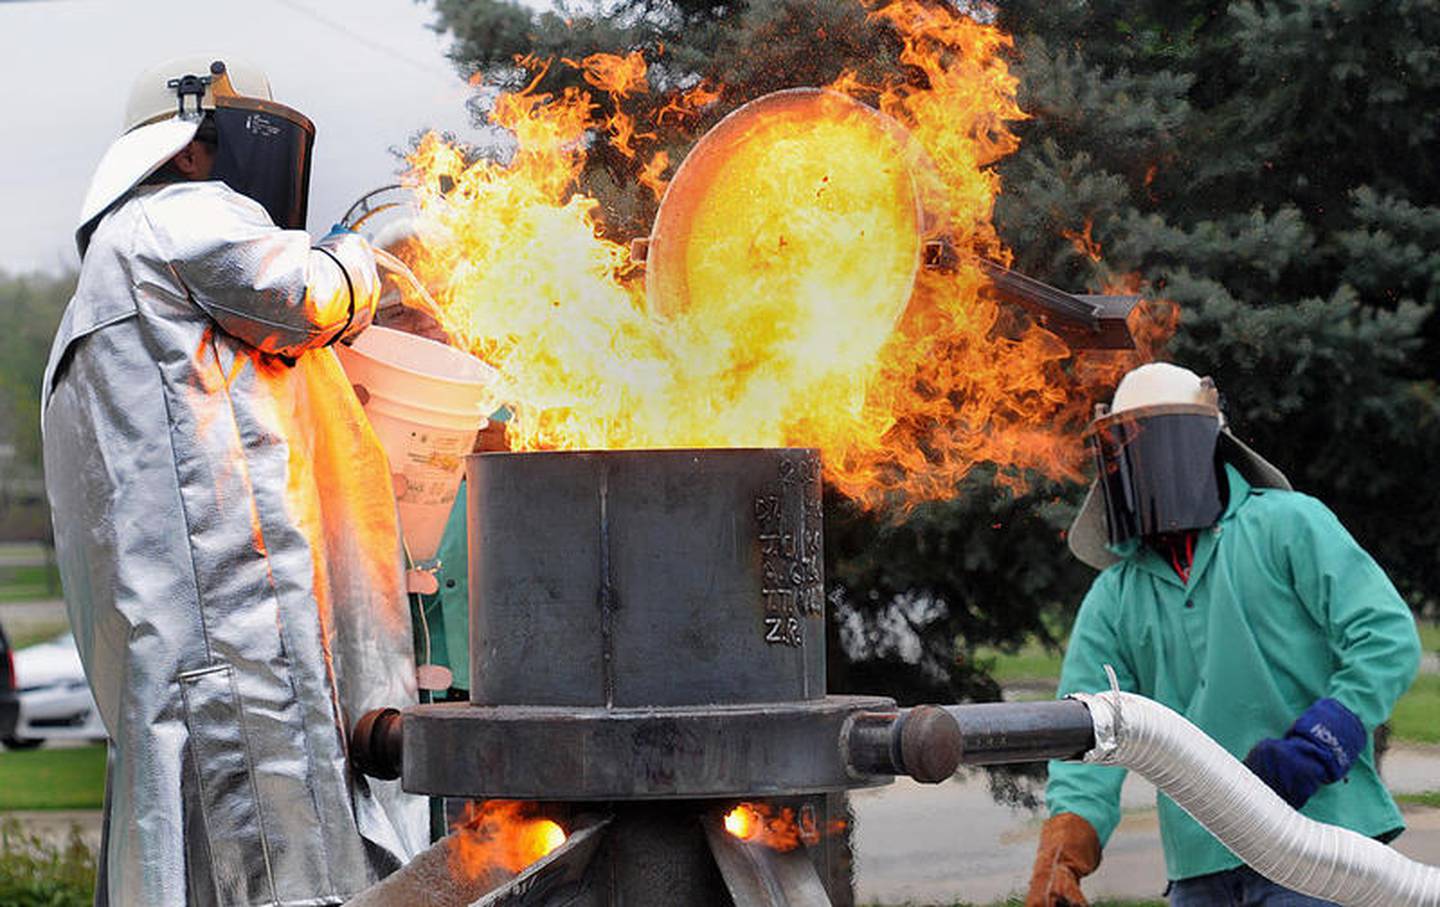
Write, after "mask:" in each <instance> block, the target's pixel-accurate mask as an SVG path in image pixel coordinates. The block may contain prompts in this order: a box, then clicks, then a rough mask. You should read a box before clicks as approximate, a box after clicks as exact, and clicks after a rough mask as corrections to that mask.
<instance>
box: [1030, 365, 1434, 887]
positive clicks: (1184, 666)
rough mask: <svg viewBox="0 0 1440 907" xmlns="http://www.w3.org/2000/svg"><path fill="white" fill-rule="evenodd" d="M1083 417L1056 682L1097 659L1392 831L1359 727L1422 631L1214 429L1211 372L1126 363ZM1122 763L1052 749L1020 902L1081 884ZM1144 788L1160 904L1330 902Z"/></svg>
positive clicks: (1361, 824)
mask: <svg viewBox="0 0 1440 907" xmlns="http://www.w3.org/2000/svg"><path fill="white" fill-rule="evenodd" d="M1085 437H1086V444H1087V446H1089V447H1090V449H1091V450H1092V452H1093V453H1094V455H1095V458H1096V462H1097V464H1098V466H1099V478H1098V479H1097V481H1096V483H1095V485H1094V486H1093V487H1092V488H1091V489H1090V493H1089V495H1088V496H1087V497H1086V499H1085V504H1084V506H1083V508H1082V509H1081V512H1080V515H1079V516H1078V517H1077V518H1076V520H1075V523H1074V525H1072V526H1071V529H1070V536H1069V539H1070V548H1071V550H1072V551H1073V552H1074V554H1075V555H1076V556H1077V557H1079V558H1080V559H1081V560H1082V561H1084V562H1086V563H1087V564H1090V565H1091V566H1093V567H1095V568H1096V569H1099V570H1101V571H1102V572H1101V573H1100V575H1099V576H1098V577H1096V579H1095V582H1094V585H1092V586H1091V588H1090V592H1089V594H1088V595H1086V596H1085V600H1084V602H1083V603H1082V604H1081V605H1080V612H1079V615H1078V616H1077V618H1076V620H1075V627H1074V630H1073V631H1072V634H1071V637H1070V643H1069V647H1068V649H1067V651H1066V653H1065V660H1064V664H1063V667H1062V668H1061V674H1060V688H1059V693H1058V695H1060V696H1065V695H1067V694H1069V693H1072V692H1077V691H1083V692H1094V691H1097V690H1103V689H1106V688H1108V686H1109V683H1108V681H1107V678H1106V676H1105V673H1104V669H1105V666H1106V665H1113V666H1114V668H1115V672H1116V675H1117V677H1118V679H1119V683H1120V686H1121V688H1122V689H1125V690H1129V691H1132V692H1136V693H1140V694H1142V695H1145V696H1149V697H1151V698H1153V699H1156V700H1158V701H1160V702H1162V703H1164V704H1165V705H1167V706H1169V707H1170V708H1172V709H1174V710H1175V711H1177V712H1179V713H1180V714H1182V715H1184V716H1185V717H1186V718H1188V719H1189V720H1190V721H1192V722H1194V723H1195V724H1196V725H1198V726H1199V727H1200V729H1201V730H1203V731H1204V732H1205V733H1207V734H1209V735H1210V736H1211V737H1213V738H1214V739H1215V740H1216V741H1217V742H1219V743H1220V744H1221V745H1222V746H1224V747H1225V748H1226V749H1227V750H1228V751H1229V752H1231V753H1232V754H1234V755H1235V756H1237V757H1241V758H1244V760H1245V763H1246V765H1247V766H1249V767H1250V769H1251V770H1252V771H1253V772H1255V774H1256V775H1258V776H1259V777H1260V778H1261V779H1262V780H1264V781H1265V782H1266V784H1268V785H1269V786H1270V787H1271V788H1273V789H1274V790H1275V791H1276V792H1277V793H1279V794H1280V796H1281V797H1283V798H1284V799H1285V800H1286V801H1287V802H1288V803H1289V804H1290V805H1291V806H1293V807H1295V808H1296V809H1298V810H1300V811H1301V812H1303V813H1304V814H1305V815H1307V816H1309V817H1310V818H1312V819H1316V820H1318V821H1321V822H1328V823H1331V824H1334V825H1340V826H1343V827H1345V828H1349V829H1353V830H1354V831H1357V832H1360V833H1361V834H1364V835H1369V836H1372V837H1375V838H1378V839H1380V840H1382V841H1389V840H1392V839H1393V838H1394V837H1395V836H1396V835H1398V834H1399V833H1400V832H1401V831H1402V830H1403V829H1404V822H1403V820H1402V819H1401V816H1400V811H1399V810H1398V809H1397V808H1396V807H1395V802H1394V801H1393V800H1392V799H1391V798H1390V794H1389V792H1388V791H1386V789H1385V786H1384V785H1383V784H1382V783H1381V781H1380V777H1379V774H1378V772H1377V771H1376V768H1375V757H1374V751H1373V748H1372V745H1371V733H1372V732H1373V731H1374V729H1375V728H1376V726H1378V725H1379V724H1381V723H1382V722H1384V721H1385V720H1386V718H1387V717H1388V716H1389V714H1390V710H1391V708H1392V707H1393V706H1394V704H1395V701H1396V700H1397V699H1398V698H1399V697H1400V696H1401V694H1403V693H1404V692H1405V690H1406V689H1407V688H1408V687H1409V685H1410V683H1411V681H1412V680H1413V679H1414V676H1415V672H1416V670H1417V669H1418V667H1419V661H1420V639H1419V634H1418V632H1417V631H1416V627H1415V622H1414V619H1413V617H1412V616H1411V614H1410V611H1409V609H1408V608H1407V607H1406V605H1405V602H1404V601H1403V600H1402V599H1401V598H1400V596H1399V594H1398V593H1397V592H1396V591H1395V587H1394V586H1393V585H1392V584H1391V583H1390V581H1389V579H1387V578H1386V576H1385V573H1384V572H1383V571H1382V570H1381V569H1380V567H1379V566H1378V565H1376V563H1375V562H1374V561H1373V560H1372V559H1371V558H1370V556H1369V555H1368V554H1366V553H1365V551H1364V550H1363V549H1361V547H1360V546H1359V545H1358V544H1356V542H1355V540H1354V539H1353V538H1351V537H1350V534H1349V533H1348V532H1346V531H1345V528H1344V527H1343V526H1341V525H1340V522H1339V521H1338V520H1337V519H1336V518H1335V515H1334V514H1332V513H1331V512H1330V511H1329V510H1328V509H1327V508H1326V507H1325V505H1323V504H1321V503H1320V502H1319V501H1317V500H1315V499H1314V498H1311V497H1308V496H1306V495H1303V494H1299V493H1297V492H1294V491H1291V490H1290V483H1289V482H1288V481H1287V480H1286V478H1285V476H1284V475H1283V474H1282V473H1281V472H1280V471H1279V470H1278V469H1276V468H1275V467H1274V466H1272V465H1271V464H1269V463H1267V462H1266V461H1265V460H1264V459H1262V458H1261V457H1260V456H1259V455H1258V454H1256V453H1255V452H1254V451H1252V450H1251V449H1250V448H1248V447H1247V446H1245V445H1244V444H1242V443H1241V442H1240V441H1239V440H1238V439H1237V438H1235V436H1234V435H1232V434H1230V432H1229V431H1228V430H1227V429H1226V428H1225V420H1224V416H1223V415H1222V413H1221V411H1220V406H1219V395H1218V393H1217V392H1216V390H1215V387H1214V385H1213V384H1212V383H1211V382H1210V380H1209V379H1203V380H1202V379H1201V378H1200V377H1198V376H1197V375H1195V374H1194V373H1193V372H1190V371H1188V370H1186V369H1182V368H1179V367H1176V366H1174V365H1169V364H1166V363H1153V364H1150V365H1145V366H1141V367H1140V368H1137V369H1135V370H1134V371H1132V372H1130V373H1129V374H1128V375H1126V376H1125V378H1124V379H1123V380H1122V381H1121V382H1120V386H1119V387H1118V388H1117V389H1116V391H1115V398H1114V401H1113V404H1112V406H1111V409H1110V411H1109V412H1108V413H1106V412H1105V411H1104V410H1103V409H1102V410H1101V412H1100V413H1099V414H1098V417H1097V419H1096V421H1095V422H1094V423H1092V424H1091V426H1090V427H1089V429H1088V430H1087V431H1086V434H1085ZM1124 776H1125V771H1124V769H1121V768H1117V767H1107V766H1098V765H1084V764H1079V763H1069V762H1052V763H1050V780H1049V783H1048V784H1047V786H1046V791H1045V793H1046V804H1047V806H1048V808H1049V812H1050V819H1049V820H1048V821H1047V822H1046V823H1045V826H1044V828H1043V830H1042V831H1041V835H1040V847H1039V852H1038V853H1037V855H1036V860H1035V868H1034V874H1033V876H1032V879H1031V884H1030V891H1029V896H1028V897H1027V899H1026V904H1027V907H1041V905H1043V907H1052V905H1064V904H1070V905H1084V904H1085V903H1086V900H1085V898H1084V895H1083V894H1082V893H1081V890H1080V879H1081V878H1082V877H1083V876H1085V875H1088V874H1089V873H1091V872H1093V871H1094V870H1095V868H1096V867H1097V866H1098V865H1099V863H1100V851H1101V848H1102V846H1103V845H1104V843H1105V841H1106V840H1107V839H1108V838H1109V837H1110V834H1111V832H1113V831H1114V830H1115V826H1116V825H1117V824H1118V823H1119V821H1120V786H1121V782H1122V781H1123V780H1124ZM1158 799H1159V813H1160V837H1161V840H1162V843H1163V844H1164V848H1165V866H1166V872H1167V876H1168V878H1169V879H1170V880H1171V885H1170V892H1169V895H1170V903H1171V904H1173V905H1181V907H1183V905H1199V904H1204V905H1220V907H1224V905H1234V907H1240V905H1246V907H1249V905H1269V907H1276V905H1287V907H1288V905H1313V904H1322V903H1326V902H1323V901H1319V900H1316V899H1314V898H1311V897H1307V896H1305V895H1301V894H1299V893H1297V892H1294V891H1290V890H1287V889H1284V888H1281V887H1280V886H1278V885H1276V884H1275V883H1273V882H1270V881H1268V880H1267V879H1265V878H1263V877H1262V876H1260V875H1259V874H1257V873H1255V872H1254V871H1253V870H1251V869H1249V868H1248V867H1246V866H1244V865H1242V864H1241V862H1240V860H1239V858H1238V857H1236V856H1235V855H1234V854H1232V853H1231V852H1230V851H1229V850H1227V849H1226V848H1225V846H1224V845H1222V844H1221V843H1220V842H1219V841H1217V840H1215V838H1214V837H1212V836H1211V835H1210V833H1209V832H1207V831H1206V830H1205V829H1204V828H1202V827H1201V826H1200V825H1199V824H1198V823H1197V822H1195V820H1193V819H1191V818H1190V817H1189V816H1188V815H1187V814H1185V813H1184V812H1183V811H1182V810H1181V809H1180V808H1179V807H1178V806H1176V805H1175V804H1174V803H1173V802H1171V801H1170V800H1169V799H1168V798H1166V797H1164V796H1163V795H1162V796H1159V798H1158Z"/></svg>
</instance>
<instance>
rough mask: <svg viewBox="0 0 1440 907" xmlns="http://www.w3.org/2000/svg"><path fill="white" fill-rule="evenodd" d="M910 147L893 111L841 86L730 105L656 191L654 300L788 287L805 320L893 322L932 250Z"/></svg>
mask: <svg viewBox="0 0 1440 907" xmlns="http://www.w3.org/2000/svg"><path fill="white" fill-rule="evenodd" d="M916 154H917V152H916V151H915V150H914V143H913V142H911V141H910V140H909V137H908V133H907V132H906V130H905V129H904V127H902V126H901V125H900V124H899V123H897V122H896V121H894V120H893V119H891V118H890V117H889V116H886V115H885V114H883V113H881V112H879V111H877V110H875V109H873V108H871V107H868V106H866V105H864V104H862V103H860V102H859V101H855V100H853V99H851V98H849V97H847V96H845V95H842V94H839V93H837V92H834V91H830V90H825V89H815V88H798V89H789V90H786V91H778V92H775V93H773V94H768V95H765V96H764V97H761V98H758V99H756V100H754V101H751V102H750V103H748V104H745V105H744V106H742V107H740V108H738V109H736V110H735V111H733V112H732V113H730V114H729V115H728V116H727V117H725V118H724V119H723V120H721V121H720V123H718V124H717V125H716V126H715V127H714V128H713V129H711V130H710V131H709V132H708V133H706V134H705V136H704V137H702V138H701V139H700V141H699V142H698V143H697V144H696V145H695V147H694V149H693V150H692V151H691V152H690V153H689V155H688V156H687V157H686V158H685V161H684V162H683V164H682V165H681V166H680V168H679V170H678V171H677V172H676V174H675V177H674V179H673V180H672V181H671V183H670V186H669V188H668V189H667V190H666V192H665V195H664V198H663V199H662V200H661V204H660V209H659V212H658V213H657V214H656V217H655V224H654V226H653V228H652V230H651V234H650V243H649V249H648V250H647V254H646V285H645V289H646V296H647V299H648V304H649V306H650V308H651V309H652V310H653V311H656V312H658V313H660V314H662V315H667V316H673V315H675V314H677V313H679V312H682V311H694V310H697V309H700V308H705V307H716V306H720V307H726V308H731V309H735V308H739V307H743V306H747V305H752V304H754V303H755V302H756V301H757V300H763V299H772V300H773V299H787V300H793V302H794V310H795V313H796V322H795V326H796V328H797V329H799V330H804V329H806V326H807V323H808V324H821V323H823V322H824V320H825V319H831V320H832V321H833V320H834V319H836V318H842V319H844V320H846V321H850V322H853V323H855V324H857V325H858V324H871V325H874V324H883V325H884V326H885V328H887V329H888V328H889V327H892V326H893V325H894V324H895V322H896V321H898V319H899V317H900V316H901V315H902V314H903V313H904V311H905V307H906V305H907V304H908V303H909V300H910V295H911V292H912V291H913V288H914V284H915V277H916V274H917V272H918V270H919V268H920V266H921V261H922V258H923V253H924V235H923V234H924V217H925V215H924V213H923V209H922V205H921V201H920V195H919V192H918V191H917V187H916V180H915V178H914V172H915V170H916V166H915V161H916ZM857 307H858V310H857Z"/></svg>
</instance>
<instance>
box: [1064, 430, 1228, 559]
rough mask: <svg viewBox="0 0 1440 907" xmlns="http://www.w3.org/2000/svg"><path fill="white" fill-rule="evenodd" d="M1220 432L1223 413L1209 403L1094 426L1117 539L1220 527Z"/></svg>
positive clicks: (1088, 439)
mask: <svg viewBox="0 0 1440 907" xmlns="http://www.w3.org/2000/svg"><path fill="white" fill-rule="evenodd" d="M1219 437H1220V411H1219V410H1218V409H1217V408H1215V407H1213V406H1207V405H1203V404H1193V403H1164V404H1156V405H1152V406H1140V407H1135V408H1132V409H1127V410H1125V411H1123V412H1119V413H1115V414H1113V415H1108V416H1104V417H1102V418H1099V419H1096V420H1095V421H1094V422H1093V423H1091V425H1090V427H1089V428H1088V429H1086V431H1085V443H1086V446H1088V447H1089V448H1090V450H1091V453H1092V455H1093V456H1094V457H1095V463H1096V467H1097V469H1098V482H1099V485H1100V488H1101V491H1102V492H1103V494H1104V498H1105V515H1106V524H1107V527H1108V529H1109V537H1110V539H1109V540H1110V544H1111V545H1112V546H1114V545H1121V544H1124V543H1125V542H1128V541H1130V540H1131V539H1138V538H1146V537H1153V536H1157V535H1160V534H1163V533H1167V532H1179V531H1183V530H1187V529H1204V528H1206V527H1209V526H1213V525H1215V523H1216V521H1217V520H1219V519H1220V514H1221V513H1222V512H1223V510H1224V506H1225V501H1224V493H1223V490H1222V488H1221V483H1220V478H1219V463H1218V461H1217V452H1216V447H1217V443H1218V441H1219Z"/></svg>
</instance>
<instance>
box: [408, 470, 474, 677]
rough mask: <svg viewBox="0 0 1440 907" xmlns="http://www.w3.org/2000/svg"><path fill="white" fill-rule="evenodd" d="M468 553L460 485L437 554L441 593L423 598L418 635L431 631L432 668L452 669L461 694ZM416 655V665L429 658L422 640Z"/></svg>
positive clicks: (466, 664) (466, 667)
mask: <svg viewBox="0 0 1440 907" xmlns="http://www.w3.org/2000/svg"><path fill="white" fill-rule="evenodd" d="M466 550H467V549H466V541H465V483H464V482H461V483H460V491H459V493H458V494H456V495H455V506H454V507H452V508H451V509H450V516H449V518H448V519H447V520H446V522H445V534H444V535H442V536H441V537H440V548H439V550H438V551H437V552H436V554H435V559H436V561H437V562H438V566H437V567H436V568H435V578H436V579H437V580H439V583H440V589H439V591H437V592H436V593H435V594H434V595H424V596H421V597H420V603H421V607H422V608H423V609H424V612H423V613H424V618H425V619H424V620H423V621H421V620H418V619H417V620H416V621H415V632H416V634H417V635H420V634H423V633H424V632H425V631H426V630H428V631H429V643H430V648H429V654H430V662H431V664H437V665H441V666H443V667H447V668H449V669H450V673H451V674H453V675H454V679H453V680H452V681H451V687H452V688H455V689H459V690H469V689H470V586H469V583H468V581H467V580H468V576H467V573H466V570H467V564H468V558H467V556H466ZM415 654H416V660H417V662H423V660H424V658H425V654H426V649H425V639H424V637H423V636H422V637H421V638H420V639H418V640H417V645H416V653H415Z"/></svg>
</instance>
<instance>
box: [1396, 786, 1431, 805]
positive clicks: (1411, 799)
mask: <svg viewBox="0 0 1440 907" xmlns="http://www.w3.org/2000/svg"><path fill="white" fill-rule="evenodd" d="M1395 799H1396V800H1398V801H1399V802H1401V803H1404V804H1405V805H1406V806H1429V807H1433V808H1435V809H1440V790H1427V791H1425V792H1424V793H1423V794H1396V795H1395Z"/></svg>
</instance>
